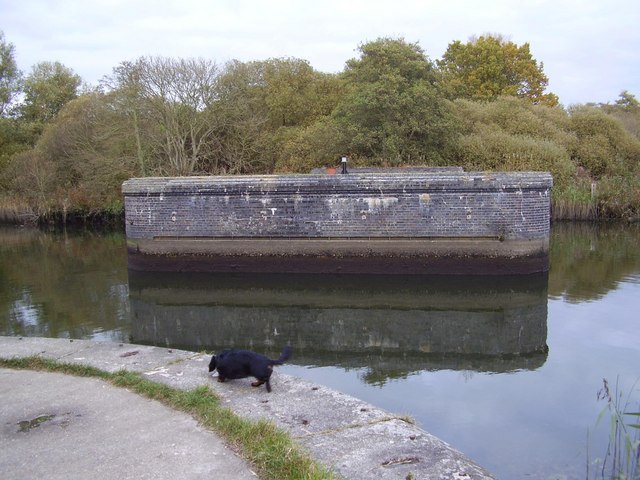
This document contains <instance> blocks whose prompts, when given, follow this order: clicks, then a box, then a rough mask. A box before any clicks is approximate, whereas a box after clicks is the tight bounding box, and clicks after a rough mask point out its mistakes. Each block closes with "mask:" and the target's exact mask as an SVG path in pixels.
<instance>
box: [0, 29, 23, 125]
mask: <svg viewBox="0 0 640 480" xmlns="http://www.w3.org/2000/svg"><path fill="white" fill-rule="evenodd" d="M21 77H22V73H21V72H20V70H18V65H17V63H16V59H15V47H14V46H13V44H12V43H8V42H7V41H6V40H5V38H4V32H2V31H1V30H0V118H2V117H5V116H7V114H8V113H9V110H10V107H11V104H12V102H13V99H14V97H15V96H16V94H17V93H18V92H19V91H20V81H21Z"/></svg>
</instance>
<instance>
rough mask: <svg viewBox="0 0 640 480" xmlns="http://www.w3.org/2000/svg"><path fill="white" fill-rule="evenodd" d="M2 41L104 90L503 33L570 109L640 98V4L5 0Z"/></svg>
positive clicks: (430, 51)
mask: <svg viewBox="0 0 640 480" xmlns="http://www.w3.org/2000/svg"><path fill="white" fill-rule="evenodd" d="M0 30H2V31H4V34H5V40H6V41H8V42H10V43H13V44H14V46H15V55H16V60H17V62H18V65H19V67H20V69H21V70H23V71H24V72H25V73H28V72H29V71H30V70H31V67H32V66H33V65H35V64H36V63H38V62H41V61H60V62H62V63H63V64H64V65H66V66H67V67H70V68H72V69H73V70H74V71H75V72H76V73H78V74H79V75H80V76H81V77H82V78H83V80H84V81H86V82H88V83H93V84H95V83H97V81H98V80H99V79H100V78H102V77H103V76H105V75H108V74H110V73H111V72H112V69H113V68H114V67H115V66H117V65H118V64H120V63H121V62H123V61H125V60H133V59H136V58H138V57H140V56H143V55H162V56H169V57H174V58H178V57H203V58H209V59H214V60H216V61H217V62H219V63H221V64H222V63H224V62H226V61H228V60H231V59H238V60H241V61H248V60H264V59H267V58H270V57H296V58H302V59H305V60H308V61H309V63H310V64H311V65H312V66H313V67H314V68H315V69H317V70H321V71H325V72H339V71H341V70H342V69H343V68H344V64H345V62H346V61H347V60H348V59H350V58H353V57H356V56H357V55H358V52H357V48H358V45H360V44H361V43H364V42H367V41H371V40H375V39H376V38H379V37H394V38H397V37H403V38H404V39H405V40H407V41H409V42H417V43H418V44H419V45H420V46H421V47H422V48H423V49H424V51H425V53H426V54H427V55H428V56H429V57H430V58H431V59H432V60H437V59H439V58H441V57H442V55H443V53H444V52H445V50H446V48H447V46H448V45H449V43H451V42H452V41H454V40H460V41H462V42H466V41H468V40H469V38H470V37H472V36H474V35H476V36H477V35H481V34H483V33H499V34H501V35H503V36H505V37H506V38H508V39H510V40H511V41H513V42H515V43H516V44H518V45H522V44H523V43H525V42H528V43H529V44H530V46H531V53H532V55H533V57H534V58H535V59H536V60H537V61H538V62H542V63H543V64H544V71H545V73H546V74H547V76H548V77H549V80H550V81H549V88H548V90H547V91H551V92H553V93H556V94H557V95H558V96H559V97H560V101H561V103H562V104H564V105H571V104H574V103H587V102H613V101H615V99H616V98H617V97H618V95H619V94H620V92H621V91H623V90H628V91H630V92H631V93H633V94H634V95H636V97H639V98H640V2H638V0H603V1H595V0H583V1H581V0H521V1H518V0H468V1H464V0H441V1H427V0H425V1H418V0H387V1H378V0H340V1H338V0H329V1H322V0H312V1H308V0H307V1H303V0H300V1H293V0H263V1H258V0H0Z"/></svg>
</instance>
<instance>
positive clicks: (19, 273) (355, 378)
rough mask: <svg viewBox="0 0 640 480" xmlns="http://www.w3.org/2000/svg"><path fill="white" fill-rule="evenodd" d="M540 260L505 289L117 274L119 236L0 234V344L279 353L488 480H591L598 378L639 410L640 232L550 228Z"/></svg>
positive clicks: (399, 279) (596, 450) (301, 371)
mask: <svg viewBox="0 0 640 480" xmlns="http://www.w3.org/2000/svg"><path fill="white" fill-rule="evenodd" d="M550 264H551V268H550V271H549V273H548V275H547V274H545V275H527V276H514V277H459V276H451V277H447V276H435V277H428V276H348V275H251V276H249V275H229V274H226V275H208V274H158V273H154V274H150V273H140V272H134V271H128V269H127V255H126V248H125V238H124V235H123V234H122V233H113V232H111V233H91V232H73V233H72V232H66V233H45V232H42V231H39V230H28V229H14V228H11V229H0V335H10V336H42V337H58V338H83V339H96V340H103V341H104V340H106V341H117V342H133V343H141V344H153V345H161V346H170V347H174V348H187V349H194V350H203V349H207V350H212V351H217V350H220V349H222V348H227V347H230V346H237V347H247V348H251V349H254V350H258V351H262V352H265V353H268V354H270V355H272V356H277V355H278V354H279V352H280V350H281V348H282V346H283V345H285V344H286V343H290V344H291V345H293V348H294V357H293V359H292V361H291V363H290V364H289V365H286V366H283V367H280V370H279V371H281V372H285V373H289V374H292V375H296V376H300V377H304V378H307V379H310V380H312V381H315V382H319V383H322V384H325V385H328V386H330V387H333V388H335V389H337V390H341V391H343V392H346V393H348V394H351V395H354V396H356V397H359V398H361V399H363V400H366V401H368V402H370V403H372V404H375V405H378V406H380V407H382V408H384V409H387V410H389V411H392V412H394V413H398V414H406V415H410V416H411V417H413V418H414V419H415V420H416V421H417V422H418V424H419V425H420V426H421V427H423V428H424V429H425V430H427V431H429V432H431V433H433V434H435V435H437V436H438V437H440V438H442V439H443V440H445V441H447V442H448V443H450V444H452V445H454V446H455V447H456V448H458V449H459V450H461V451H463V452H464V453H465V454H466V455H467V456H469V457H471V458H472V459H474V460H475V461H476V462H478V463H480V464H481V465H483V466H484V467H486V468H487V469H489V470H490V471H492V472H494V473H495V474H496V476H497V477H498V478H501V479H558V480H560V479H584V478H601V477H600V476H598V475H600V472H601V470H599V468H600V467H599V465H601V463H599V462H601V461H602V460H603V459H605V458H607V446H608V442H609V436H610V435H609V425H610V422H609V419H610V415H609V413H608V410H606V411H605V414H604V415H603V417H602V420H601V421H600V422H598V418H599V415H600V413H601V412H603V409H605V408H606V407H607V403H606V401H604V400H598V398H597V395H598V392H599V391H600V390H601V388H602V386H603V380H605V379H606V380H607V382H608V384H609V387H610V392H611V394H612V396H613V397H614V399H615V398H618V399H619V402H620V403H621V404H622V405H620V409H624V408H627V409H631V410H635V411H638V410H640V382H638V379H640V328H639V327H640V314H639V312H640V228H638V227H637V226H626V227H623V226H599V227H597V226H594V225H590V224H557V225H554V226H553V228H552V238H551V249H550ZM636 382H638V383H636ZM626 404H628V405H626ZM633 421H634V422H637V419H635V420H633ZM630 423H632V422H630ZM629 432H630V434H634V433H635V432H636V430H634V429H633V428H630V429H629ZM610 464H611V461H610V460H608V463H607V464H606V466H608V465H610ZM605 477H606V476H605Z"/></svg>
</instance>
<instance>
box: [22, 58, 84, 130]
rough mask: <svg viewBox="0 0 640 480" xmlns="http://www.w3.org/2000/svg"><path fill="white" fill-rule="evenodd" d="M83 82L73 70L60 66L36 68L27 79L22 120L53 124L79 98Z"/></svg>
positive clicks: (39, 64)
mask: <svg viewBox="0 0 640 480" xmlns="http://www.w3.org/2000/svg"><path fill="white" fill-rule="evenodd" d="M81 81H82V80H81V79H80V77H79V76H78V75H76V74H75V73H74V72H73V70H71V69H70V68H67V67H65V66H64V65H62V64H61V63H60V62H40V63H38V64H37V65H34V67H33V68H32V70H31V73H30V74H29V75H27V76H26V77H25V79H24V87H23V92H24V102H23V104H22V106H21V108H20V115H21V117H22V119H23V120H24V121H27V122H35V123H37V124H45V123H47V122H49V121H51V120H53V119H54V118H55V116H56V115H57V114H58V112H59V111H60V110H62V107H64V105H65V104H66V103H67V102H69V101H71V100H73V99H74V98H76V97H77V96H78V89H79V88H80V83H81Z"/></svg>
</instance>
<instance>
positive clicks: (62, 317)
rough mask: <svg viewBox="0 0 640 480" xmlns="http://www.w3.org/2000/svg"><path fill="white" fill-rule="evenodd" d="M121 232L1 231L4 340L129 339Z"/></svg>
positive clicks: (0, 307) (1, 324) (0, 296)
mask: <svg viewBox="0 0 640 480" xmlns="http://www.w3.org/2000/svg"><path fill="white" fill-rule="evenodd" d="M125 250H126V247H125V240H124V236H123V234H121V233H113V232H111V233H105V234H98V233H95V232H93V233H92V232H73V233H48V232H43V231H40V230H35V229H21V228H0V335H12V336H39V337H55V338H94V339H100V340H114V341H124V340H128V337H127V330H128V327H129V301H128V295H129V290H128V286H127V263H126V262H127V259H126V253H125Z"/></svg>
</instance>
